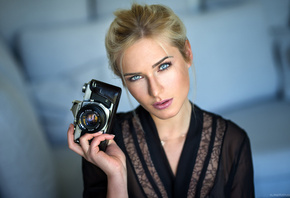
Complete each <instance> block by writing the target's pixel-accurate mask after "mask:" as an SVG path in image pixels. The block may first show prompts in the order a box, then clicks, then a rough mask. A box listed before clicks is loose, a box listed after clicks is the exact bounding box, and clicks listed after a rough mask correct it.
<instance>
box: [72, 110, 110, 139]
mask: <svg viewBox="0 0 290 198" xmlns="http://www.w3.org/2000/svg"><path fill="white" fill-rule="evenodd" d="M77 117H78V125H79V127H80V128H81V129H82V130H84V131H86V132H89V133H92V132H97V131H99V130H101V129H102V128H103V127H104V125H105V122H106V116H105V112H104V111H103V110H102V109H101V108H100V107H99V106H98V105H87V106H84V107H83V108H82V109H80V111H79V113H78V116H77Z"/></svg>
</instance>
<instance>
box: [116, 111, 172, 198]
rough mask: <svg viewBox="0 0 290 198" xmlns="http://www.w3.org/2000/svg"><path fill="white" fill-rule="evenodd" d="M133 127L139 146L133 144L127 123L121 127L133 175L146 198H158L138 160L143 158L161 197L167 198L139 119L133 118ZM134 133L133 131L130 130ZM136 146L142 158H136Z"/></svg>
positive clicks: (140, 161)
mask: <svg viewBox="0 0 290 198" xmlns="http://www.w3.org/2000/svg"><path fill="white" fill-rule="evenodd" d="M132 122H133V126H134V128H135V132H136V135H137V139H138V143H139V145H135V144H134V140H133V136H132V134H131V133H130V126H129V123H128V121H125V122H124V123H123V125H122V130H123V138H124V143H125V147H126V150H127V152H128V155H129V157H130V159H131V162H132V165H133V167H134V169H135V173H136V175H137V177H138V180H139V182H140V184H141V186H142V188H143V190H144V192H145V194H146V195H147V196H148V197H158V195H157V193H156V192H155V190H154V188H153V186H152V184H151V183H150V182H149V179H148V175H146V171H145V169H144V167H143V165H142V160H141V159H140V158H142V157H143V160H144V161H145V163H146V165H145V166H147V168H148V170H149V172H150V174H151V177H152V178H153V179H154V181H155V183H156V185H157V187H158V189H159V191H160V193H161V195H162V197H164V198H166V197H168V196H167V194H166V191H165V188H164V185H163V184H162V182H161V179H160V177H159V175H158V173H157V171H156V169H155V167H154V164H153V162H152V160H151V156H150V153H149V150H148V147H147V143H146V139H145V136H144V130H143V128H142V126H141V124H140V121H139V118H136V117H135V118H133V120H132ZM132 131H134V130H132ZM136 146H139V147H140V150H141V152H142V155H143V156H138V152H137V148H136Z"/></svg>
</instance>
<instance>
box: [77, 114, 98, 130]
mask: <svg viewBox="0 0 290 198" xmlns="http://www.w3.org/2000/svg"><path fill="white" fill-rule="evenodd" d="M81 119H82V122H83V123H84V124H85V125H86V128H91V127H93V128H95V127H96V126H97V125H98V124H99V122H98V121H99V115H98V114H97V113H96V112H93V111H91V112H90V111H89V112H85V113H84V114H83V115H82V118H81Z"/></svg>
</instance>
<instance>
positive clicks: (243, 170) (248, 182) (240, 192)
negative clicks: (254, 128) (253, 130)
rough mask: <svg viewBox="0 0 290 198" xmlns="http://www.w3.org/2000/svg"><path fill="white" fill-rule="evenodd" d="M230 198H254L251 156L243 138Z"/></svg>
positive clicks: (246, 139) (249, 148)
mask: <svg viewBox="0 0 290 198" xmlns="http://www.w3.org/2000/svg"><path fill="white" fill-rule="evenodd" d="M231 197H247V198H250V197H254V184H253V165H252V154H251V147H250V141H249V138H248V137H245V139H244V141H243V143H242V146H241V149H240V153H239V157H238V162H237V165H236V173H235V176H234V178H233V182H232V192H231Z"/></svg>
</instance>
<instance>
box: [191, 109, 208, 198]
mask: <svg viewBox="0 0 290 198" xmlns="http://www.w3.org/2000/svg"><path fill="white" fill-rule="evenodd" d="M211 133H212V116H210V115H208V114H204V115H203V129H202V134H201V141H200V145H199V149H198V152H197V157H196V162H195V165H194V169H193V172H192V177H191V181H190V185H189V190H188V194H187V197H188V198H191V197H192V198H193V197H195V193H196V185H197V182H198V180H199V177H200V174H201V171H202V169H203V166H204V161H205V158H206V156H207V152H208V147H209V143H210V137H211Z"/></svg>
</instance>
